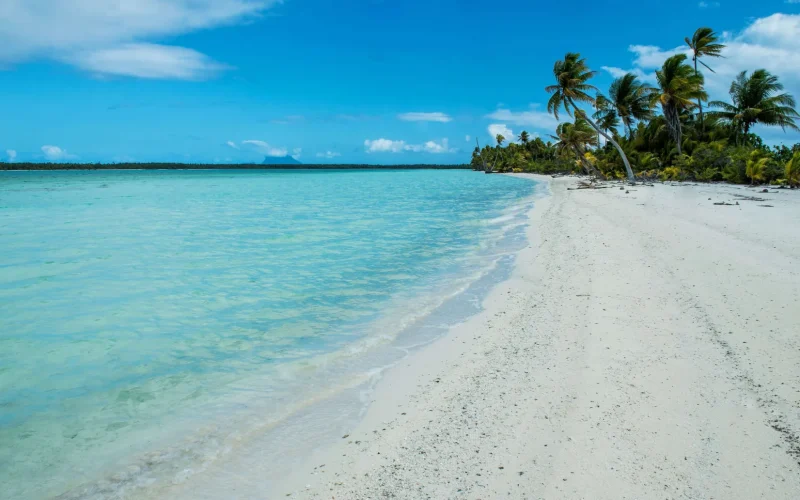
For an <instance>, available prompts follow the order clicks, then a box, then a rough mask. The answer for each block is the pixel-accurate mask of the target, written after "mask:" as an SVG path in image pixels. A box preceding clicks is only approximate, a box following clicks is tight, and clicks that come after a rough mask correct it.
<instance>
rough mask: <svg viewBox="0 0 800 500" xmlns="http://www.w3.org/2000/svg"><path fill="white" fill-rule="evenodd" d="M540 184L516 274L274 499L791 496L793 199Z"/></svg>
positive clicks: (798, 322) (795, 476)
mask: <svg viewBox="0 0 800 500" xmlns="http://www.w3.org/2000/svg"><path fill="white" fill-rule="evenodd" d="M540 179H541V180H545V181H547V182H549V183H550V189H551V191H552V196H549V197H547V198H545V199H543V200H540V201H539V202H538V203H537V205H536V207H535V208H534V210H533V211H532V212H531V214H530V217H531V219H532V221H531V222H532V223H531V226H530V235H529V236H530V242H531V245H530V247H529V248H527V249H525V250H524V251H522V252H521V253H520V254H519V256H518V258H517V264H516V268H515V271H514V275H513V277H512V279H510V280H509V281H506V282H504V283H503V284H501V285H500V286H498V287H497V288H496V289H494V290H493V292H492V293H491V295H490V296H489V298H488V299H487V300H486V301H485V303H484V311H483V312H482V313H481V314H479V315H477V316H475V317H473V318H471V319H470V320H469V321H467V322H465V323H463V324H461V325H459V326H458V327H455V328H453V330H452V331H451V332H450V333H449V334H448V335H447V336H445V337H444V338H442V339H440V340H439V341H437V342H435V343H434V344H432V345H431V346H429V347H427V348H425V349H423V350H421V351H419V352H417V353H415V354H413V355H412V356H410V357H409V358H407V359H406V360H404V361H403V362H402V363H401V364H400V365H399V366H396V367H395V368H393V369H391V370H389V371H388V373H387V374H386V375H385V377H384V378H383V379H382V380H381V381H380V383H379V384H378V386H377V389H376V390H375V392H374V394H373V396H372V398H373V401H372V403H371V405H370V407H369V410H368V412H367V414H366V416H365V418H364V419H363V420H362V421H361V423H360V424H358V425H357V426H356V427H355V428H353V429H352V430H350V431H349V432H348V433H347V435H346V437H343V438H342V439H341V440H340V441H339V443H337V444H336V445H334V446H332V447H328V448H325V449H321V450H319V451H317V452H316V453H315V454H314V455H313V456H312V457H310V458H309V460H308V461H307V462H306V464H305V465H303V466H301V467H298V468H296V470H295V471H294V473H293V475H292V476H291V477H289V478H287V480H286V482H285V484H283V485H281V488H282V489H281V490H280V491H273V492H271V493H272V494H274V496H275V498H278V497H285V496H291V498H336V499H375V498H399V499H423V498H432V499H445V498H470V499H490V498H530V499H534V498H546V499H554V498H565V499H566V498H568V499H577V498H593V499H606V498H607V499H621V498H639V499H642V498H660V499H664V498H667V499H671V498H693V499H697V498H717V499H756V498H769V499H790V498H791V499H796V498H798V497H800V442H798V436H800V191H789V190H770V192H769V193H760V192H759V191H760V189H758V190H755V189H750V188H747V187H746V186H721V185H676V186H666V185H656V186H654V187H647V186H637V187H631V188H626V189H623V190H620V189H619V188H617V187H615V188H613V189H599V190H580V191H572V190H568V189H567V188H568V187H572V186H574V185H575V179H570V178H560V179H550V178H547V177H540ZM740 196H757V197H763V198H764V199H766V201H746V200H743V199H741V198H739V197H740ZM722 201H727V202H730V203H733V205H722V206H721V205H714V203H715V202H722ZM737 201H738V205H736V203H737ZM765 205H769V206H765ZM231 495H232V497H235V496H236V492H235V491H234V492H231Z"/></svg>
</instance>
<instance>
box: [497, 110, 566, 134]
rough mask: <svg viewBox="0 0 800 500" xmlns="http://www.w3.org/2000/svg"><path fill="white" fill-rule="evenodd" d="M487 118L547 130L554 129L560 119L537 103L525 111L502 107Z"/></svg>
mask: <svg viewBox="0 0 800 500" xmlns="http://www.w3.org/2000/svg"><path fill="white" fill-rule="evenodd" d="M486 118H489V119H491V120H497V121H502V122H506V123H511V124H513V125H522V126H524V125H527V126H530V127H533V128H538V129H546V130H552V129H554V128H555V127H556V126H557V125H558V121H557V120H556V119H555V118H553V116H552V115H551V114H550V113H548V112H546V111H541V110H540V109H539V106H538V105H536V104H532V105H531V106H530V107H529V109H527V110H525V111H511V110H510V109H502V108H501V109H498V110H496V111H495V112H494V113H491V114H489V115H487V116H486ZM503 135H505V134H503Z"/></svg>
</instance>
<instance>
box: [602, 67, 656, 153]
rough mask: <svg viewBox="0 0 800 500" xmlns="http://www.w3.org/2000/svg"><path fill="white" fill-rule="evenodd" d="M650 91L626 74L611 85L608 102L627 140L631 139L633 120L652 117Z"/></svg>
mask: <svg viewBox="0 0 800 500" xmlns="http://www.w3.org/2000/svg"><path fill="white" fill-rule="evenodd" d="M652 90H653V89H652V88H650V87H648V86H646V85H645V84H643V83H642V82H640V81H639V80H638V79H637V78H636V75H634V74H633V73H626V74H625V75H624V76H621V77H619V78H617V79H616V80H614V81H613V82H612V83H611V87H610V88H609V90H608V102H609V104H610V105H611V106H612V107H613V108H614V109H615V110H616V112H617V115H619V117H620V119H621V120H622V125H623V126H624V127H625V132H626V133H627V135H628V138H629V139H631V138H632V134H633V131H632V126H633V122H634V120H649V119H650V118H652V116H653V112H652V109H653V107H652V106H651V104H650V94H651V93H652Z"/></svg>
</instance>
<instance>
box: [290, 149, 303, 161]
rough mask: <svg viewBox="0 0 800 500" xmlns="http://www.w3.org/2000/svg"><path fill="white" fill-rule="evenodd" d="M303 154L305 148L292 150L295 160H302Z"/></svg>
mask: <svg viewBox="0 0 800 500" xmlns="http://www.w3.org/2000/svg"><path fill="white" fill-rule="evenodd" d="M302 153H303V148H294V149H293V150H292V158H294V159H295V160H299V159H300V155H301V154H302Z"/></svg>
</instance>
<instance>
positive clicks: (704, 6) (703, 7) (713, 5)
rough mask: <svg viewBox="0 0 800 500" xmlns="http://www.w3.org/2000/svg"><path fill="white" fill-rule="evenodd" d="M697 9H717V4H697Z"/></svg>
mask: <svg viewBox="0 0 800 500" xmlns="http://www.w3.org/2000/svg"><path fill="white" fill-rule="evenodd" d="M697 6H698V7H700V8H701V9H707V8H709V7H719V2H703V1H701V2H700V3H698V4H697Z"/></svg>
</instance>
